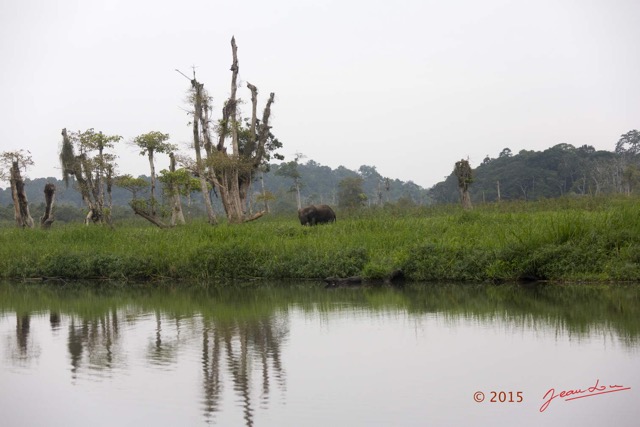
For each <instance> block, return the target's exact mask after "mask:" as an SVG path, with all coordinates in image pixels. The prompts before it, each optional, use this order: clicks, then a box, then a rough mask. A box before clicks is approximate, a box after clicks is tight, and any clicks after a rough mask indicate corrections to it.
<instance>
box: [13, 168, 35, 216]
mask: <svg viewBox="0 0 640 427" xmlns="http://www.w3.org/2000/svg"><path fill="white" fill-rule="evenodd" d="M9 182H10V183H11V197H12V198H13V207H14V214H15V219H16V225H17V226H18V227H21V228H25V227H29V228H33V225H34V223H33V218H32V217H31V214H30V213H29V201H28V200H27V193H25V191H24V181H23V180H22V176H21V175H20V164H19V162H18V161H14V162H13V163H12V164H11V170H10V178H9Z"/></svg>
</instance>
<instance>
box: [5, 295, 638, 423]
mask: <svg viewBox="0 0 640 427" xmlns="http://www.w3.org/2000/svg"><path fill="white" fill-rule="evenodd" d="M639 356H640V287H639V286H638V285H623V284H620V285H589V284H575V285H551V284H537V285H526V286H525V285H518V284H504V285H487V284H463V285H461V284H412V285H407V286H406V287H404V288H401V289H396V288H386V287H380V288H357V289H330V290H328V289H324V288H322V286H321V285H318V284H314V283H287V284H253V285H237V286H231V287H224V288H218V287H202V286H185V285H183V284H180V285H175V286H172V285H167V284H164V285H148V284H147V285H121V284H101V283H94V284H69V283H50V284H49V283H47V284H39V283H19V284H16V283H13V284H11V283H0V360H1V362H2V363H1V365H0V385H1V387H0V425H3V426H44V425H64V426H86V425H91V426H114V425H118V426H140V425H155V426H185V425H189V426H191V425H194V426H195V425H218V426H336V427H337V426H367V427H370V426H427V425H428V426H450V425H469V426H470V425H473V426H496V425H518V426H539V425H547V426H555V425H558V426H560V425H580V426H596V425H597V426H602V425H616V426H636V425H638V420H640V405H639V404H638V402H639V401H640V399H639V398H640V363H639V362H640V358H639Z"/></svg>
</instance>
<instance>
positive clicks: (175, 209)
mask: <svg viewBox="0 0 640 427" xmlns="http://www.w3.org/2000/svg"><path fill="white" fill-rule="evenodd" d="M169 171H171V172H175V171H176V158H175V157H174V155H173V153H169ZM170 191H171V201H172V203H171V205H172V206H171V223H170V224H171V226H172V227H173V226H175V225H176V224H184V223H185V220H184V214H183V213H182V201H181V200H180V190H179V189H178V185H177V184H176V183H172V184H171V188H170Z"/></svg>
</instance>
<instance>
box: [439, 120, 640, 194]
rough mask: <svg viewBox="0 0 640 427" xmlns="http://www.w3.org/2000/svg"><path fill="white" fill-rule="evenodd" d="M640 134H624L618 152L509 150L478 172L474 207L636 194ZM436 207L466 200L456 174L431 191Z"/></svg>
mask: <svg viewBox="0 0 640 427" xmlns="http://www.w3.org/2000/svg"><path fill="white" fill-rule="evenodd" d="M638 184H640V133H639V132H638V131H637V130H632V131H630V132H628V133H626V134H624V135H622V136H621V138H620V140H619V141H618V143H617V144H616V146H615V150H614V151H604V150H602V151H598V150H596V149H595V148H594V147H592V146H590V145H583V146H581V147H577V148H576V147H574V146H573V145H570V144H558V145H555V146H553V147H551V148H548V149H546V150H544V151H528V150H522V151H520V152H519V153H518V154H513V153H512V152H511V150H510V149H509V148H505V149H504V150H502V152H501V153H500V154H499V155H498V157H497V158H491V157H489V156H487V157H486V158H485V159H484V160H483V162H482V164H480V165H479V166H478V167H477V168H475V169H474V170H473V180H472V184H471V198H472V201H473V202H474V203H481V202H493V201H498V200H539V199H542V198H555V197H561V196H565V195H594V196H597V195H603V194H627V195H629V194H633V193H636V192H638V191H639V190H640V186H639V185H638ZM428 194H429V197H430V199H431V200H432V201H433V202H434V203H454V202H458V201H459V199H460V195H459V191H458V183H457V179H456V177H455V175H454V173H453V172H452V173H451V175H450V176H449V177H448V178H447V179H446V180H445V181H443V182H440V183H438V184H436V185H434V186H433V187H432V188H430V189H429V191H428Z"/></svg>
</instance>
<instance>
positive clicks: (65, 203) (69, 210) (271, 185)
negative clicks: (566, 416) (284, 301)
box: [0, 160, 429, 222]
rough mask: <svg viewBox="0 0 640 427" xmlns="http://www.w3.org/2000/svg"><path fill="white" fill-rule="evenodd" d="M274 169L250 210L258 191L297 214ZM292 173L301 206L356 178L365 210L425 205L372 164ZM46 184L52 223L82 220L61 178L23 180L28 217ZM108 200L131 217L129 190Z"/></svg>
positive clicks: (74, 194)
mask: <svg viewBox="0 0 640 427" xmlns="http://www.w3.org/2000/svg"><path fill="white" fill-rule="evenodd" d="M280 168H281V165H278V164H272V165H269V168H268V171H266V172H264V173H263V174H261V175H259V176H257V177H256V179H255V181H254V184H253V197H252V202H253V204H254V205H255V209H256V210H260V209H262V208H263V205H264V201H262V199H261V197H260V196H261V195H263V194H264V193H267V194H269V195H270V197H269V205H270V211H271V212H272V213H284V212H295V211H296V210H297V204H296V195H295V191H294V190H293V181H292V179H291V178H289V177H287V176H282V175H281V174H278V171H279V169H280ZM297 170H298V173H299V175H300V179H299V182H300V195H301V201H302V204H303V205H308V204H312V203H328V204H333V205H336V204H337V202H338V200H337V195H338V192H339V184H340V182H341V181H342V180H343V179H345V178H350V177H359V178H362V192H363V193H364V194H365V196H366V200H365V203H364V205H365V206H372V205H382V204H385V203H398V202H399V203H401V204H403V205H411V206H420V205H427V204H428V203H429V198H428V196H427V190H426V189H424V188H422V187H420V186H419V185H417V184H415V183H413V182H412V181H408V182H404V181H401V180H398V179H387V178H384V177H383V176H381V175H380V174H379V173H378V172H377V170H376V168H375V167H374V166H361V167H360V168H359V170H358V171H354V170H351V169H347V168H345V167H343V166H339V167H338V168H336V169H332V168H330V167H328V166H323V165H321V164H319V163H317V162H314V161H313V160H310V161H308V162H307V163H304V164H298V165H297ZM140 177H142V178H144V179H145V180H147V181H149V177H148V176H146V175H141V176H140ZM49 182H50V183H53V184H55V186H56V220H58V221H63V222H66V221H71V220H76V219H77V220H82V219H83V218H84V214H82V209H83V208H84V204H83V202H82V198H81V195H80V193H79V192H78V191H76V189H75V188H74V186H75V185H76V184H75V183H74V182H70V183H69V186H68V187H67V186H66V185H65V183H64V181H63V180H62V178H61V177H60V178H56V177H48V178H36V179H26V180H25V189H26V194H27V197H28V199H29V203H30V204H31V206H32V207H33V209H32V210H33V211H34V212H32V213H33V214H34V216H35V215H38V213H39V212H40V211H41V210H42V209H43V208H44V193H43V189H44V186H45V184H47V183H49ZM263 182H264V188H263V185H262V184H263ZM157 185H158V190H157V191H158V193H159V194H162V193H163V187H162V183H161V182H158V184H157ZM263 192H264V193H263ZM143 195H144V194H143ZM210 196H211V198H212V201H213V203H214V206H217V208H218V209H220V210H221V206H220V202H219V200H218V199H217V197H216V194H215V193H214V192H213V191H212V192H211V194H210ZM112 197H113V206H114V215H115V216H116V218H117V217H133V212H132V211H131V209H130V208H129V206H128V204H129V202H130V201H131V199H132V195H131V193H130V192H129V191H127V190H125V189H123V188H118V187H114V188H113V190H112ZM184 202H185V210H186V211H187V212H186V213H187V214H188V215H190V216H192V217H193V216H200V215H204V206H203V205H204V203H203V200H202V195H201V194H200V193H199V192H194V193H192V194H191V197H190V198H189V199H188V200H187V198H185V200H184ZM187 205H188V206H187ZM12 206H13V201H12V199H11V189H10V188H4V189H0V220H13V208H12ZM114 219H115V218H114Z"/></svg>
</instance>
